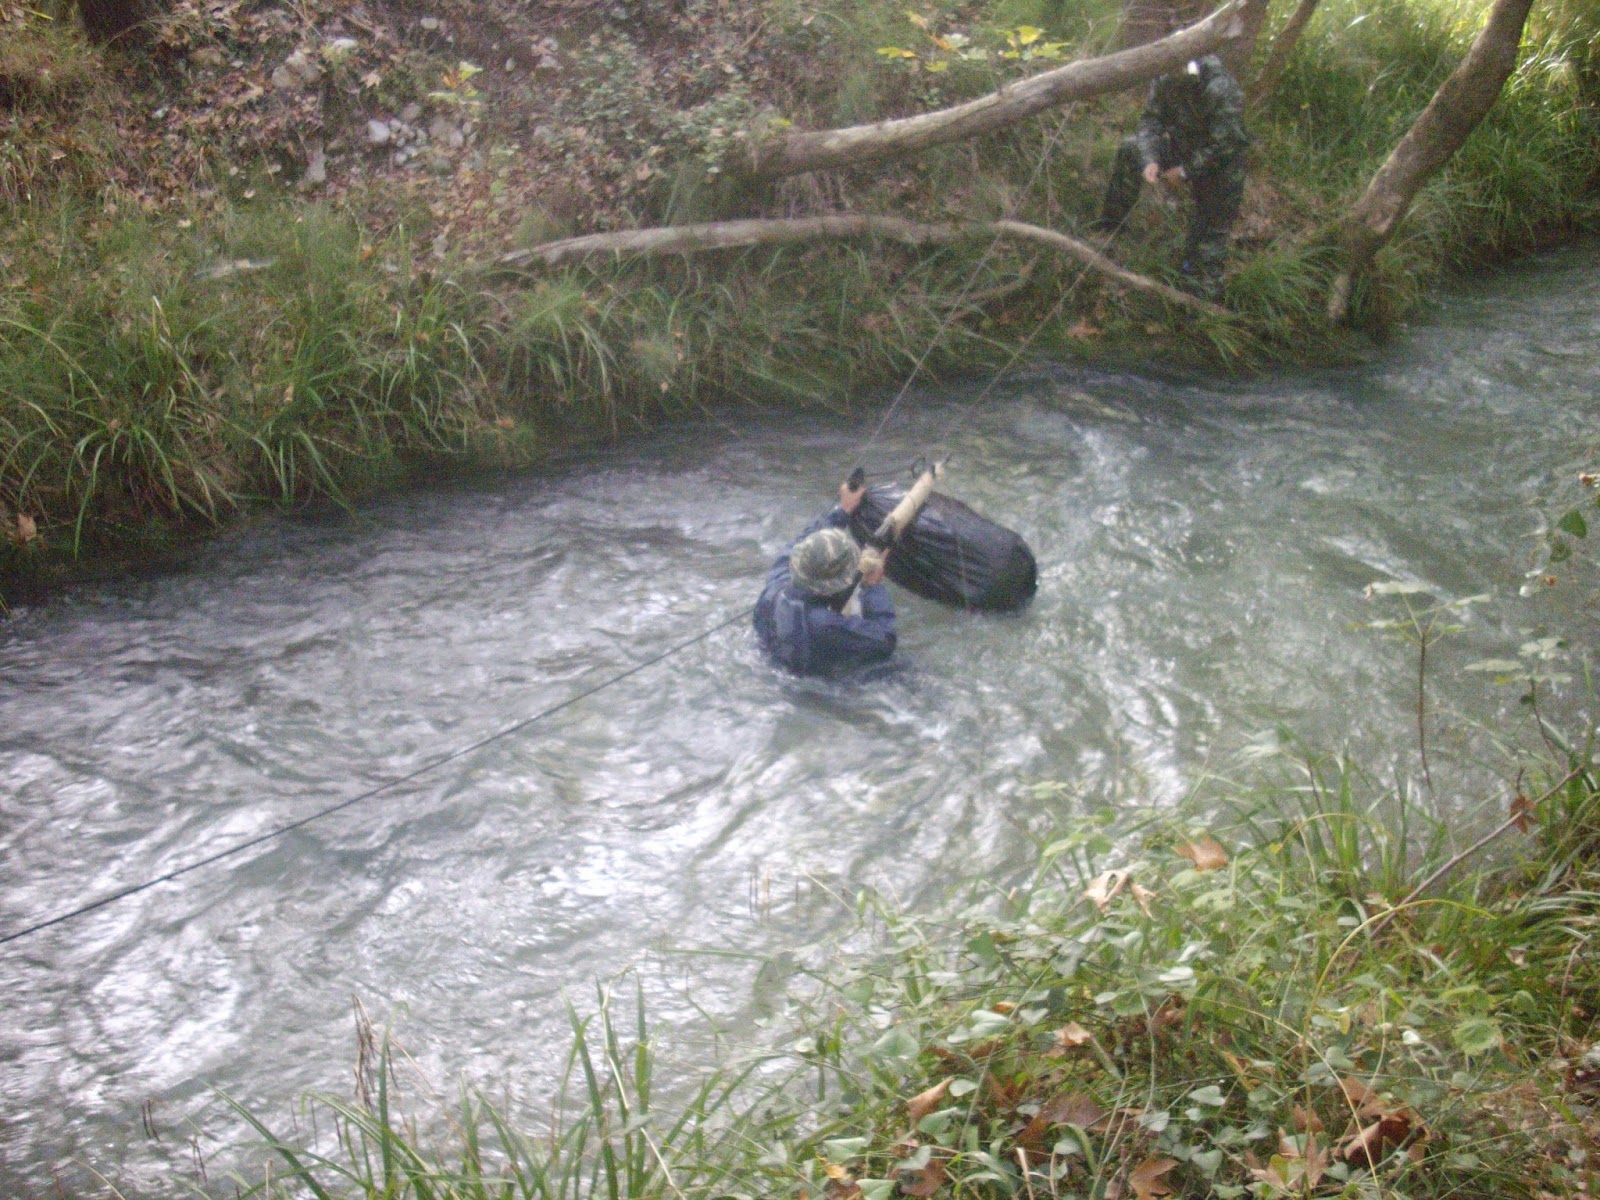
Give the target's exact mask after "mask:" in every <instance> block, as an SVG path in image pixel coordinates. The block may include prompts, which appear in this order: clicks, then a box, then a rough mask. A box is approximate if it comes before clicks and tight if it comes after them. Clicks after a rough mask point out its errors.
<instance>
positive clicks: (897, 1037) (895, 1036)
mask: <svg viewBox="0 0 1600 1200" xmlns="http://www.w3.org/2000/svg"><path fill="white" fill-rule="evenodd" d="M917 1049H918V1047H917V1039H916V1038H914V1037H913V1036H912V1035H911V1031H910V1030H909V1029H907V1028H906V1027H905V1026H904V1025H896V1026H895V1027H894V1028H893V1029H891V1030H889V1032H887V1033H885V1034H884V1035H883V1036H882V1037H881V1038H879V1039H878V1040H877V1041H875V1042H873V1043H872V1049H871V1051H869V1053H870V1054H871V1055H872V1057H874V1058H915V1057H916V1056H917Z"/></svg>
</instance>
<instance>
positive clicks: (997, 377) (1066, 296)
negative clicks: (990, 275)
mask: <svg viewBox="0 0 1600 1200" xmlns="http://www.w3.org/2000/svg"><path fill="white" fill-rule="evenodd" d="M1066 128H1067V118H1066V114H1062V116H1061V117H1060V119H1059V120H1058V121H1057V123H1056V128H1055V130H1054V131H1053V132H1052V133H1051V135H1050V140H1049V142H1048V143H1047V144H1046V146H1045V148H1044V151H1043V152H1042V153H1041V154H1040V155H1039V160H1038V162H1036V163H1035V164H1034V168H1033V174H1032V175H1031V176H1030V177H1029V179H1028V182H1027V184H1026V185H1025V186H1024V188H1023V192H1024V194H1026V193H1027V192H1030V191H1032V190H1033V186H1034V184H1035V183H1037V182H1038V180H1039V176H1040V175H1041V174H1043V173H1044V166H1045V163H1046V162H1048V161H1049V158H1050V155H1051V153H1052V152H1053V151H1054V150H1055V148H1056V144H1057V143H1058V142H1060V140H1061V137H1062V134H1063V133H1064V132H1065V130H1066ZM1132 215H1133V210H1132V209H1131V208H1130V209H1129V210H1128V211H1127V212H1125V213H1124V214H1123V215H1122V219H1121V220H1120V221H1118V222H1117V224H1116V227H1115V228H1113V229H1111V230H1109V231H1108V232H1107V233H1106V240H1107V241H1108V242H1109V241H1111V240H1114V239H1115V238H1116V237H1117V236H1118V235H1119V234H1120V233H1121V232H1122V230H1123V228H1124V226H1126V225H1127V223H1128V219H1129V218H1130V217H1131V216H1132ZM1002 240H1003V239H1002V238H1000V237H998V236H997V237H996V238H995V239H994V240H993V241H992V242H990V243H989V246H988V248H987V249H985V250H984V252H983V255H982V256H981V257H980V258H979V259H978V262H977V265H976V266H974V267H973V269H972V272H971V274H970V275H968V277H967V282H966V283H965V284H964V285H963V287H962V289H961V292H960V294H959V295H958V296H957V297H956V300H955V303H954V304H952V305H951V306H950V310H949V312H947V313H946V314H945V317H944V320H943V321H941V322H940V323H939V328H938V329H936V330H935V331H934V334H933V337H932V338H930V339H929V341H928V345H927V347H926V348H925V349H924V350H923V352H922V354H921V355H919V356H918V358H917V361H916V362H915V363H914V364H913V365H912V368H911V372H910V374H909V375H907V376H906V380H905V382H904V383H903V384H901V385H900V390H899V391H898V392H896V393H895V396H894V399H893V400H891V401H890V402H889V405H888V407H887V408H886V409H885V410H884V413H883V416H882V417H881V418H880V419H879V421H878V424H877V426H876V427H875V428H874V429H873V431H872V433H871V434H870V435H868V437H867V439H866V441H864V442H862V444H861V446H860V449H859V450H858V451H857V454H858V455H860V454H864V453H865V452H866V451H867V449H868V448H870V447H871V445H872V444H873V442H875V441H877V440H878V435H879V434H881V433H882V432H883V430H884V427H885V426H886V425H888V423H889V419H890V418H891V417H892V416H893V415H894V413H895V410H896V409H897V408H899V407H900V402H901V401H902V400H904V399H905V397H906V393H907V392H908V391H909V390H910V389H911V385H912V383H913V381H915V380H916V378H917V376H918V375H919V374H921V372H922V368H923V367H924V366H925V365H926V364H927V361H928V358H929V357H930V356H931V355H932V354H933V351H934V348H935V347H936V346H937V345H938V344H939V342H940V340H941V339H942V338H943V337H944V334H945V331H946V330H947V329H948V328H949V327H950V324H951V322H952V321H953V320H954V318H955V314H956V313H957V312H958V311H959V310H960V308H961V302H962V301H963V300H965V299H966V298H967V296H968V295H969V294H970V293H971V291H972V288H973V285H974V284H976V283H977V281H978V275H979V274H980V273H981V272H982V271H983V268H984V267H985V266H986V265H988V262H989V259H990V258H991V257H992V256H993V255H994V252H995V249H996V247H998V246H999V245H1000V243H1001V241H1002ZM1088 274H1089V273H1088V272H1087V271H1080V272H1079V273H1078V277H1077V278H1076V279H1074V280H1073V281H1072V284H1071V286H1069V287H1068V288H1067V289H1066V291H1064V292H1062V293H1061V294H1060V295H1059V296H1057V297H1056V301H1055V303H1054V304H1052V305H1051V306H1050V309H1049V311H1048V312H1046V313H1045V315H1044V317H1043V318H1041V319H1040V320H1039V321H1038V322H1037V323H1036V324H1035V325H1034V327H1033V329H1032V330H1031V331H1030V332H1029V334H1028V336H1027V337H1025V338H1023V339H1022V341H1021V342H1020V343H1018V345H1017V347H1016V349H1014V350H1013V351H1012V352H1011V355H1010V357H1008V358H1007V359H1006V361H1005V363H1004V365H1002V366H1001V367H1000V369H999V370H998V371H996V372H995V373H994V375H993V376H992V377H991V378H990V380H989V382H988V383H987V384H986V385H985V386H984V389H983V391H981V392H979V393H978V395H977V397H976V398H975V399H973V400H971V401H968V402H967V403H966V404H964V405H962V406H961V408H960V409H959V411H958V412H957V413H956V416H955V419H954V420H953V421H952V422H951V423H950V424H949V426H948V427H947V428H946V429H945V430H944V432H943V433H942V434H941V435H940V437H939V444H941V445H942V444H946V443H948V442H949V440H950V437H951V435H952V434H953V433H954V432H955V431H956V429H958V428H959V427H960V426H961V424H962V423H963V422H965V420H966V419H967V417H968V416H969V415H970V414H971V412H972V410H973V409H974V408H976V407H977V406H978V405H979V404H982V403H983V402H984V401H985V400H987V399H988V398H989V396H990V394H991V393H993V391H994V389H995V388H996V387H998V386H999V384H1000V381H1001V380H1002V379H1004V378H1005V377H1006V375H1008V374H1009V373H1010V371H1011V368H1012V367H1014V366H1016V365H1017V360H1018V359H1020V358H1021V357H1022V356H1023V355H1024V354H1025V353H1027V350H1028V347H1030V346H1031V345H1033V342H1034V339H1036V338H1037V337H1038V336H1039V334H1040V333H1042V332H1043V331H1044V330H1045V328H1046V327H1047V326H1048V325H1049V324H1050V322H1051V321H1053V320H1055V318H1056V315H1057V314H1058V313H1059V312H1060V311H1061V309H1062V308H1063V307H1064V306H1065V305H1066V303H1067V301H1068V300H1070V299H1071V298H1072V295H1073V293H1074V292H1076V291H1077V290H1078V286H1079V285H1080V284H1082V283H1083V281H1084V280H1085V279H1086V278H1088ZM945 458H946V460H947V459H948V456H945Z"/></svg>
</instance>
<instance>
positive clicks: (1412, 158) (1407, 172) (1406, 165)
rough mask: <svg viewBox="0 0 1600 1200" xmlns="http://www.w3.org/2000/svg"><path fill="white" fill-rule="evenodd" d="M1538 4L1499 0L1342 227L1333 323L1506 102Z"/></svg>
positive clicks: (1330, 306)
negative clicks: (1429, 188)
mask: <svg viewBox="0 0 1600 1200" xmlns="http://www.w3.org/2000/svg"><path fill="white" fill-rule="evenodd" d="M1531 6H1532V0H1495V2H1494V5H1493V7H1492V8H1490V10H1489V19H1488V21H1487V22H1486V23H1485V24H1484V27H1483V29H1482V30H1480V31H1479V33H1478V36H1477V37H1476V38H1475V39H1474V40H1473V43H1472V48H1471V49H1470V50H1468V51H1467V56H1466V57H1465V58H1464V59H1462V60H1461V64H1460V65H1459V66H1458V67H1456V69H1455V70H1454V71H1452V72H1451V73H1450V78H1448V79H1446V80H1445V81H1444V82H1443V83H1442V84H1440V85H1439V90H1438V91H1437V92H1435V93H1434V94H1433V99H1432V100H1429V101H1428V107H1427V108H1425V109H1423V110H1422V115H1421V116H1419V117H1418V118H1417V120H1416V122H1415V124H1413V125H1412V126H1411V128H1410V129H1408V130H1406V134H1405V136H1404V137H1403V138H1401V139H1400V141H1399V143H1398V144H1397V145H1396V146H1395V148H1394V150H1392V151H1391V152H1390V154H1389V157H1388V158H1387V159H1386V160H1385V161H1384V164H1383V166H1381V167H1379V168H1378V172H1377V174H1376V175H1374V176H1373V177H1372V182H1371V183H1369V184H1368V185H1367V190H1366V191H1365V192H1364V193H1363V194H1362V196H1361V199H1359V200H1357V201H1356V203H1355V206H1354V207H1353V208H1352V209H1351V210H1350V212H1349V213H1348V214H1347V215H1346V216H1345V219H1344V221H1343V222H1342V223H1341V235H1342V240H1343V243H1344V255H1345V265H1344V267H1343V269H1342V270H1341V271H1340V272H1339V274H1338V276H1337V277H1336V278H1335V279H1334V281H1333V288H1332V291H1331V292H1330V293H1329V296H1328V320H1330V321H1334V322H1337V321H1342V320H1344V319H1345V317H1346V316H1347V315H1349V311H1350V291H1351V288H1352V287H1353V285H1354V282H1355V277H1356V276H1357V275H1358V274H1360V273H1361V272H1362V271H1365V270H1366V269H1367V267H1368V266H1369V265H1371V263H1372V259H1373V256H1374V255H1376V254H1377V252H1378V251H1379V250H1380V249H1381V248H1382V247H1383V245H1384V244H1385V243H1386V242H1388V240H1389V239H1390V238H1391V237H1393V236H1394V230H1395V226H1396V225H1398V224H1399V223H1400V219H1401V218H1402V217H1404V216H1405V215H1406V213H1407V212H1408V211H1409V210H1410V208H1411V201H1412V200H1414V199H1415V198H1416V195H1417V192H1418V191H1420V190H1421V188H1422V185H1423V184H1425V183H1426V182H1427V181H1428V180H1429V179H1431V178H1432V177H1433V175H1434V173H1435V172H1437V171H1438V170H1439V168H1440V167H1442V166H1444V164H1445V163H1446V162H1448V161H1449V160H1450V157H1451V155H1453V154H1455V152H1456V151H1457V150H1459V149H1460V148H1461V144H1462V143H1463V142H1465V141H1466V140H1467V137H1468V136H1469V135H1470V134H1471V133H1472V131H1473V130H1474V129H1476V128H1477V127H1478V125H1479V123H1480V122H1481V121H1482V120H1483V118H1484V117H1485V116H1486V115H1487V114H1488V112H1489V110H1490V109H1491V108H1493V107H1494V102H1495V101H1496V100H1498V99H1499V98H1500V90H1501V89H1502V88H1503V87H1504V86H1505V82H1506V79H1507V78H1509V77H1510V75H1511V72H1512V69H1513V68H1514V67H1515V66H1516V65H1517V50H1518V48H1519V46H1520V45H1521V43H1522V27H1523V25H1524V24H1525V23H1526V22H1527V19H1528V9H1529V8H1530V7H1531Z"/></svg>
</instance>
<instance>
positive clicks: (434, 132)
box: [428, 116, 467, 150]
mask: <svg viewBox="0 0 1600 1200" xmlns="http://www.w3.org/2000/svg"><path fill="white" fill-rule="evenodd" d="M428 136H429V137H431V138H432V139H433V140H434V141H435V142H437V143H438V144H439V145H441V146H449V147H450V148H451V149H452V150H458V149H460V148H461V147H462V146H464V145H466V144H467V135H466V134H465V133H463V132H462V131H461V127H460V126H459V125H456V124H455V123H454V122H452V121H450V120H448V119H447V118H445V117H442V116H441V117H435V118H434V119H433V120H432V121H430V122H429V123H428Z"/></svg>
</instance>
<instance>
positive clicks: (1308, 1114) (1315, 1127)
mask: <svg viewBox="0 0 1600 1200" xmlns="http://www.w3.org/2000/svg"><path fill="white" fill-rule="evenodd" d="M1294 1131H1295V1132H1296V1133H1321V1132H1322V1118H1321V1117H1319V1116H1317V1114H1316V1112H1315V1110H1313V1109H1310V1108H1307V1107H1306V1106H1305V1105H1303V1104H1296V1105H1295V1106H1294Z"/></svg>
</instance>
